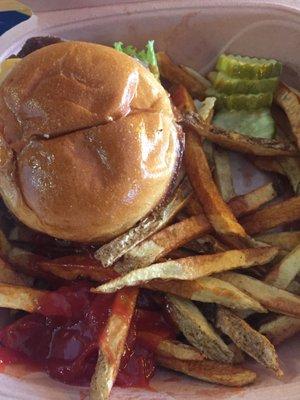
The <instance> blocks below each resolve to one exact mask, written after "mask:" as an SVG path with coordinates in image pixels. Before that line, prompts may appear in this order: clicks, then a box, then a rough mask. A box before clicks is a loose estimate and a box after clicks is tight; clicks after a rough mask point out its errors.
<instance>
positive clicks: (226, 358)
mask: <svg viewBox="0 0 300 400" xmlns="http://www.w3.org/2000/svg"><path fill="white" fill-rule="evenodd" d="M166 309H167V311H168V313H169V315H170V317H171V319H172V320H173V321H174V322H175V324H176V325H177V326H178V328H179V329H180V331H181V332H182V333H183V334H184V336H185V337H186V339H187V340H188V342H189V343H190V344H191V345H193V346H194V347H196V348H197V349H198V350H199V351H200V352H201V353H203V354H204V355H205V356H206V357H207V358H209V359H210V360H216V361H221V362H225V363H231V362H232V360H233V353H232V351H230V349H229V348H228V346H227V345H226V344H225V343H224V342H223V340H222V339H221V338H220V336H219V335H218V334H217V333H216V332H215V331H214V329H213V327H212V326H211V325H210V324H209V323H208V321H207V320H206V318H205V317H204V315H203V314H202V313H201V312H200V310H199V309H198V308H197V307H196V306H195V305H194V304H193V303H192V302H191V301H189V300H185V299H182V298H180V297H177V296H174V295H170V294H169V295H166Z"/></svg>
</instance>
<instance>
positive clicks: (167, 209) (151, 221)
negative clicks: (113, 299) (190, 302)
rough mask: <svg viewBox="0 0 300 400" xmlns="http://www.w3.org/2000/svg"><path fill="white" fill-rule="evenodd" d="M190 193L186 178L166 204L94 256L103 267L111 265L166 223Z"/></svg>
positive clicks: (182, 205) (183, 203)
mask: <svg viewBox="0 0 300 400" xmlns="http://www.w3.org/2000/svg"><path fill="white" fill-rule="evenodd" d="M190 194H191V187H190V185H189V183H188V182H187V180H186V179H184V181H183V182H182V183H181V185H180V186H179V187H178V189H177V190H176V191H175V193H174V195H173V196H172V198H171V199H170V201H169V203H168V204H167V205H166V206H164V207H163V208H161V207H160V208H159V209H156V210H154V211H153V212H152V213H151V214H150V215H149V216H147V217H145V218H144V219H142V220H141V221H140V222H139V223H138V225H136V226H135V227H133V228H131V229H130V230H129V231H127V232H126V233H124V234H123V235H121V236H118V237H117V238H116V239H114V240H112V241H111V242H109V243H107V244H105V245H104V246H102V247H100V249H99V250H97V251H96V252H95V258H96V259H98V260H100V261H101V263H102V265H103V267H109V266H110V265H112V264H113V263H114V262H116V261H117V260H118V259H119V258H120V257H122V255H123V254H125V253H126V252H127V251H128V250H130V249H131V248H132V247H134V246H136V245H137V244H138V243H140V242H142V241H143V240H145V239H146V238H147V237H149V236H150V235H152V234H153V233H155V232H157V231H158V230H160V229H162V228H163V227H164V226H165V225H166V224H168V223H169V222H170V221H171V220H172V218H174V216H175V215H176V214H177V213H178V212H179V211H180V210H181V209H182V208H183V207H184V206H185V204H186V203H187V201H188V198H189V196H190Z"/></svg>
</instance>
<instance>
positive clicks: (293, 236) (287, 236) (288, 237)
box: [255, 231, 300, 251]
mask: <svg viewBox="0 0 300 400" xmlns="http://www.w3.org/2000/svg"><path fill="white" fill-rule="evenodd" d="M255 239H257V240H259V241H260V242H265V243H267V244H270V245H271V246H276V247H279V248H281V249H282V250H286V251H292V250H293V249H294V248H295V247H296V246H298V244H300V231H288V232H276V233H266V234H265V235H258V236H255Z"/></svg>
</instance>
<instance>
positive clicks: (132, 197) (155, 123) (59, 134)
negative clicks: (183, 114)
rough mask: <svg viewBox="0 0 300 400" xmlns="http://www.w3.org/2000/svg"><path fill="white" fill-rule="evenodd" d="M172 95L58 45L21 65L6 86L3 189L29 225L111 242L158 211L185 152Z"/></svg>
mask: <svg viewBox="0 0 300 400" xmlns="http://www.w3.org/2000/svg"><path fill="white" fill-rule="evenodd" d="M179 132H180V131H179V129H178V126H177V125H176V123H175V121H174V116H173V112H172V108H171V104H170V101H169V98H168V96H167V94H166V92H165V90H164V89H163V87H162V86H161V85H160V84H159V82H158V81H157V80H156V79H155V78H154V77H153V75H152V74H151V73H150V72H149V71H148V70H147V69H146V68H144V67H143V66H142V65H140V64H139V63H138V62H137V61H135V60H134V59H132V58H131V57H128V56H126V55H124V54H122V53H120V52H117V51H116V50H114V49H112V48H109V47H105V46H101V45H98V44H92V43H84V42H62V43H57V44H54V45H50V46H47V47H44V48H42V49H39V50H37V51H35V52H33V53H31V54H30V55H28V56H27V57H25V58H24V59H22V60H21V61H20V62H19V63H17V64H16V66H15V67H14V68H13V70H12V71H11V72H10V73H9V75H8V76H7V77H6V79H5V80H4V82H3V83H2V85H1V88H0V192H1V195H2V198H3V199H4V201H5V203H6V205H7V207H8V208H9V209H10V210H11V211H12V213H14V214H15V216H16V217H17V218H18V219H19V220H20V221H22V222H23V223H24V224H26V225H28V226H29V227H31V228H33V229H36V230H39V231H41V232H44V233H47V234H49V235H51V236H54V237H57V238H61V239H66V240H74V241H79V242H91V241H101V242H105V241H108V240H110V239H112V238H113V237H115V236H116V235H118V234H120V233H122V232H124V231H126V230H127V229H128V228H130V227H131V226H133V225H134V224H135V223H136V222H137V221H138V220H139V219H141V218H142V217H144V216H145V215H146V214H147V213H149V212H150V211H151V210H152V209H153V208H154V207H155V206H156V205H157V204H159V203H160V202H161V201H162V199H163V198H164V196H165V195H166V193H167V191H168V190H169V188H170V185H171V182H172V179H173V177H174V171H175V170H176V165H177V162H178V155H179V153H180V143H179V138H178V134H179Z"/></svg>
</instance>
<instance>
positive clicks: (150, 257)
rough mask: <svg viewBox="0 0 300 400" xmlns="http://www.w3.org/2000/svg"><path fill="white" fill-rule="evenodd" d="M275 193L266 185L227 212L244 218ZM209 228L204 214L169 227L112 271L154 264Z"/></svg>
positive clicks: (236, 201) (235, 202) (237, 200)
mask: <svg viewBox="0 0 300 400" xmlns="http://www.w3.org/2000/svg"><path fill="white" fill-rule="evenodd" d="M277 193H278V191H277V190H276V187H275V186H274V185H273V184H271V183H270V184H266V185H264V186H261V187H259V188H258V189H255V190H253V191H252V192H250V193H246V194H245V195H242V196H237V197H235V198H234V199H232V200H231V201H230V202H229V205H230V208H231V209H232V211H233V212H234V213H235V214H236V215H237V216H241V215H245V214H247V213H249V212H251V211H254V210H256V209H257V208H259V207H260V206H261V205H263V204H265V203H266V202H268V201H270V200H272V199H273V198H274V197H276V195H277ZM211 229H212V226H211V225H210V223H209V221H208V220H207V218H206V217H205V216H204V215H203V214H199V215H197V216H192V217H191V218H187V219H185V220H183V221H180V222H178V223H176V224H173V225H170V226H168V227H166V228H164V229H162V230H161V231H159V232H157V233H155V234H154V235H152V236H151V237H150V238H149V239H147V240H145V241H144V242H142V243H140V244H139V245H137V246H135V247H134V248H133V249H131V250H130V251H128V252H127V254H125V255H124V257H123V259H122V260H121V261H120V262H117V263H116V264H115V267H114V268H115V270H116V271H118V272H120V273H125V272H128V271H131V270H133V269H137V268H142V267H145V266H147V265H150V264H152V263H154V262H155V261H157V260H159V259H160V258H162V257H164V256H165V255H167V254H168V253H169V252H170V251H172V250H174V249H177V248H179V247H181V246H183V245H184V244H185V243H187V242H189V241H191V240H193V239H196V238H198V237H199V236H201V235H205V234H207V233H208V232H210V231H211Z"/></svg>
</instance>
